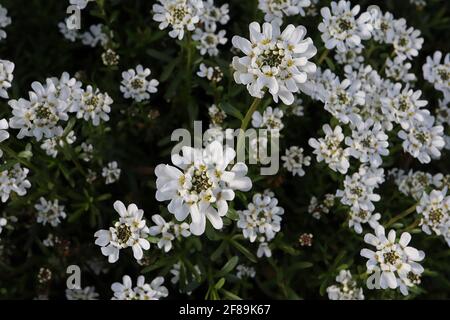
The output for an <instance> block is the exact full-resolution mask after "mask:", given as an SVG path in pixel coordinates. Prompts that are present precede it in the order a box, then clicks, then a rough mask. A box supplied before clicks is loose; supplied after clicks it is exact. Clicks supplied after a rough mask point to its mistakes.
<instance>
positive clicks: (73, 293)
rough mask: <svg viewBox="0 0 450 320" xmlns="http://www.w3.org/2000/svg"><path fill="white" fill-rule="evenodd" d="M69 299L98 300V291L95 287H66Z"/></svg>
mask: <svg viewBox="0 0 450 320" xmlns="http://www.w3.org/2000/svg"><path fill="white" fill-rule="evenodd" d="M66 298H67V300H97V299H98V293H97V292H96V291H95V288H94V287H89V286H87V287H84V288H80V289H66Z"/></svg>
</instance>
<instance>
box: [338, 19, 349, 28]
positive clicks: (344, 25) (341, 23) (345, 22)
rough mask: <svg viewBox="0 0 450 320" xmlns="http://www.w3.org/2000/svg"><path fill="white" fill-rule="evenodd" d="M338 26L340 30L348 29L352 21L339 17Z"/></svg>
mask: <svg viewBox="0 0 450 320" xmlns="http://www.w3.org/2000/svg"><path fill="white" fill-rule="evenodd" d="M338 26H339V29H341V30H342V31H348V30H350V29H351V28H352V22H351V21H349V20H347V19H339V20H338Z"/></svg>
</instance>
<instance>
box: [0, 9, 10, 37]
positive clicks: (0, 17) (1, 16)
mask: <svg viewBox="0 0 450 320" xmlns="http://www.w3.org/2000/svg"><path fill="white" fill-rule="evenodd" d="M10 24H11V18H10V17H8V10H6V8H4V7H2V5H0V40H2V39H5V38H6V32H5V30H3V28H5V27H7V26H9V25H10Z"/></svg>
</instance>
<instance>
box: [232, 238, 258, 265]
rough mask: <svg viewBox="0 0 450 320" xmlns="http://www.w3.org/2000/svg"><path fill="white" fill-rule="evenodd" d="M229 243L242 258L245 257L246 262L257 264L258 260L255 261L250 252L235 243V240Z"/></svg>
mask: <svg viewBox="0 0 450 320" xmlns="http://www.w3.org/2000/svg"><path fill="white" fill-rule="evenodd" d="M230 242H231V244H232V245H233V247H235V248H236V249H238V250H239V251H240V252H241V253H242V254H243V255H244V256H246V257H247V259H248V260H250V261H251V262H253V263H257V262H258V259H256V257H255V255H254V254H253V253H251V252H250V251H248V249H247V248H245V247H244V246H243V245H242V244H240V243H239V242H237V241H235V240H230Z"/></svg>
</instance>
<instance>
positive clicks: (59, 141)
mask: <svg viewBox="0 0 450 320" xmlns="http://www.w3.org/2000/svg"><path fill="white" fill-rule="evenodd" d="M76 139H77V137H76V136H75V132H74V131H70V132H69V133H68V134H67V135H66V136H64V135H63V136H61V137H53V138H50V139H45V140H44V142H43V143H42V144H41V149H42V150H44V151H45V153H46V154H47V155H49V156H51V157H53V158H56V156H57V155H58V152H59V150H58V149H59V148H64V147H65V146H66V145H71V144H73V143H74V142H75V141H76Z"/></svg>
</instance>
